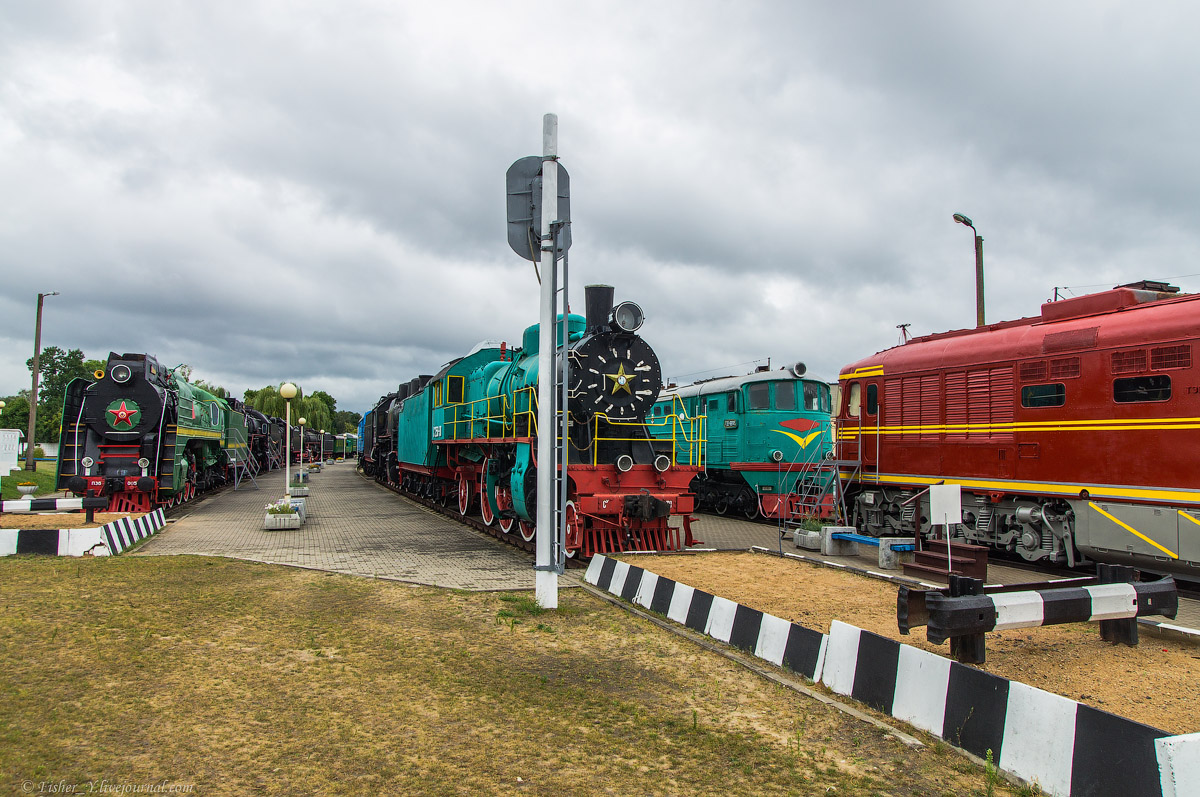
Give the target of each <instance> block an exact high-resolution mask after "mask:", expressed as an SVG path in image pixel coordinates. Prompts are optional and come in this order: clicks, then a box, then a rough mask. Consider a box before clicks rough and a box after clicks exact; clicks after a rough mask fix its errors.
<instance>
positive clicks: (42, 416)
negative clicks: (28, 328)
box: [25, 346, 92, 443]
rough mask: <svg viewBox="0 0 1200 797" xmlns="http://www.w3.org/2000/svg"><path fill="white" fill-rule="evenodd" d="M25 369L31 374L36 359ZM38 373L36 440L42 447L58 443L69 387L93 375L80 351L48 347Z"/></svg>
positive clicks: (39, 362)
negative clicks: (72, 383)
mask: <svg viewBox="0 0 1200 797" xmlns="http://www.w3.org/2000/svg"><path fill="white" fill-rule="evenodd" d="M25 365H26V366H27V367H28V368H29V372H30V373H31V374H32V373H33V358H32V357H30V358H29V359H28V360H26V361H25ZM38 372H39V376H38V407H37V413H38V417H37V429H36V430H35V432H34V436H35V437H36V439H37V442H39V443H45V442H55V441H57V440H58V430H59V426H60V424H61V422H62V405H63V397H64V396H65V395H66V392H67V385H69V384H70V383H71V380H73V379H91V378H92V371H91V370H89V369H88V365H87V364H86V363H85V362H84V360H83V351H81V350H80V349H71V350H70V351H63V350H62V349H60V348H59V347H58V346H47V347H46V348H45V349H43V350H42V353H41V356H40V358H39V360H38ZM26 412H28V410H26ZM28 427H29V416H28V415H26V418H25V428H28Z"/></svg>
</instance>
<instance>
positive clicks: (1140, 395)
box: [1113, 374, 1171, 404]
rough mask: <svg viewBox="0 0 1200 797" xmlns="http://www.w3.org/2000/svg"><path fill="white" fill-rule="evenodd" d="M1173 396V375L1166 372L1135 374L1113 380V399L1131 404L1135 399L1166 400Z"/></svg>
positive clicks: (1119, 402)
mask: <svg viewBox="0 0 1200 797" xmlns="http://www.w3.org/2000/svg"><path fill="white" fill-rule="evenodd" d="M1169 398H1171V377H1169V376H1167V375H1166V374H1153V375H1151V376H1134V377H1130V378H1128V379H1114V380H1113V401H1115V402H1117V403H1118V404H1129V403H1131V402H1135V401H1166V400H1167V399H1169Z"/></svg>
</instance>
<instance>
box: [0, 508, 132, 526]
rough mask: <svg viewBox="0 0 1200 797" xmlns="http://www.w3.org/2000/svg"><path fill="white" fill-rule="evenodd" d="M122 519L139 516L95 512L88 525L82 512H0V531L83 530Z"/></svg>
mask: <svg viewBox="0 0 1200 797" xmlns="http://www.w3.org/2000/svg"><path fill="white" fill-rule="evenodd" d="M123 517H130V518H137V517H141V515H140V514H133V515H122V514H116V513H109V512H97V513H96V514H95V515H94V519H93V520H92V522H91V523H88V522H87V514H86V513H84V512H35V513H31V514H27V513H25V512H0V529H83V528H89V527H97V526H103V525H104V524H105V523H112V522H113V521H114V520H118V519H120V518H123Z"/></svg>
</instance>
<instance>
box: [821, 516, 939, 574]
mask: <svg viewBox="0 0 1200 797" xmlns="http://www.w3.org/2000/svg"><path fill="white" fill-rule="evenodd" d="M916 542H917V541H916V539H915V538H913V537H871V536H868V535H866V534H859V533H858V530H857V529H855V528H854V527H853V526H826V527H825V528H824V529H823V530H822V539H821V553H822V554H823V555H824V556H857V555H858V546H859V544H860V543H861V544H863V545H870V546H871V547H874V548H878V549H879V558H878V562H879V567H880V569H882V570H898V569H899V568H900V565H901V563H902V562H903V561H910V560H911V559H912V557H913V552H914V551H915V550H916Z"/></svg>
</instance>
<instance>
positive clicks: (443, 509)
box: [357, 469, 587, 569]
mask: <svg viewBox="0 0 1200 797" xmlns="http://www.w3.org/2000/svg"><path fill="white" fill-rule="evenodd" d="M357 472H358V475H359V476H361V477H362V478H363V479H366V480H367V481H370V482H372V483H374V484H378V485H379V486H380V487H384V488H386V489H388V490H391V491H392V492H394V493H396V494H397V495H400V496H403V497H404V498H407V499H408V500H410V501H412V502H413V503H416V504H420V505H421V506H423V507H426V508H427V509H430V510H432V511H434V512H437V513H438V514H439V515H442V516H443V517H447V518H450V519H451V520H454V521H457V522H459V523H461V524H463V525H464V526H467V527H469V528H472V529H475V530H476V531H481V532H483V533H485V534H488V535H491V536H492V537H495V538H496V539H498V540H500V541H501V542H503V543H506V544H508V545H511V546H513V547H514V548H519V549H520V550H522V551H527V552H528V553H531V554H533V553H536V551H537V546H536V545H535V542H534V541H533V540H526V539H524V538H523V537H522V536H521V535H520V534H514V533H511V532H509V533H506V532H504V531H503V530H502V529H501V528H500V525H499V524H498V523H497V524H494V525H491V526H489V525H487V524H486V523H484V522H483V520H482V519H481V518H479V517H477V516H475V515H462V514H459V512H458V510H457V508H456V507H454V506H453V500H454V499H453V498H450V497H448V498H447V500H446V502H445V503H441V502H439V501H434V500H433V499H430V498H425V497H424V496H420V495H417V494H416V493H411V492H408V491H407V490H403V489H401V488H400V486H399V485H396V484H392V483H390V482H381V481H379V480H377V479H372V478H370V477H368V476H366V475H365V474H364V473H363V472H362V470H361V469H359V470H358V471H357ZM513 528H516V526H514V527H513ZM586 566H587V563H586V562H581V561H579V559H578V558H574V559H567V568H568V569H577V568H583V567H586Z"/></svg>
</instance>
